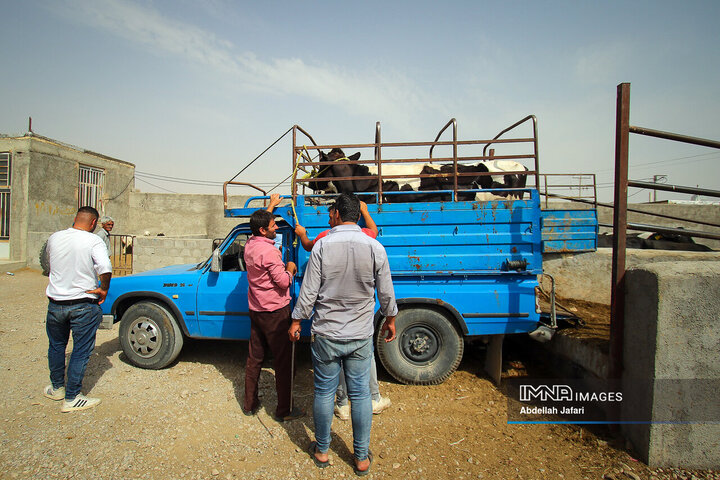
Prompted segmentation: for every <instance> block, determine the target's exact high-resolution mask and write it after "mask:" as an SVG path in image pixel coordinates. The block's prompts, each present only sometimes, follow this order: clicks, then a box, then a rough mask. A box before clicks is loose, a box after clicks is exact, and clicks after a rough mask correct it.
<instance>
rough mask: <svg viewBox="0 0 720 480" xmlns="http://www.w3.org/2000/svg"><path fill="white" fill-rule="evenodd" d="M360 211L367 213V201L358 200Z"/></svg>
mask: <svg viewBox="0 0 720 480" xmlns="http://www.w3.org/2000/svg"><path fill="white" fill-rule="evenodd" d="M360 213H368V209H367V203H365V202H363V201H362V200H360Z"/></svg>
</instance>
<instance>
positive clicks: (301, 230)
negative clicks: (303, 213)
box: [295, 223, 307, 238]
mask: <svg viewBox="0 0 720 480" xmlns="http://www.w3.org/2000/svg"><path fill="white" fill-rule="evenodd" d="M295 235H297V236H298V237H300V238H302V237H306V236H307V230H305V227H303V226H302V225H300V224H299V223H298V224H297V225H295Z"/></svg>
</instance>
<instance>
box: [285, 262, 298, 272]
mask: <svg viewBox="0 0 720 480" xmlns="http://www.w3.org/2000/svg"><path fill="white" fill-rule="evenodd" d="M285 270H287V271H288V272H290V275H295V274H296V273H297V265H295V262H287V265H285Z"/></svg>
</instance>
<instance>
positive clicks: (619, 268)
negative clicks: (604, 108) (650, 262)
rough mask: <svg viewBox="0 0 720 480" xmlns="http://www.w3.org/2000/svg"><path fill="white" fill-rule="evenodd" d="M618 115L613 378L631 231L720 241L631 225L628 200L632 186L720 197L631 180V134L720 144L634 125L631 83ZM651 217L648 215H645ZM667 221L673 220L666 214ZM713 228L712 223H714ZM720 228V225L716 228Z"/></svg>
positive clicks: (622, 88)
mask: <svg viewBox="0 0 720 480" xmlns="http://www.w3.org/2000/svg"><path fill="white" fill-rule="evenodd" d="M616 108H617V116H616V126H615V194H614V204H613V205H614V210H613V225H612V227H613V255H612V294H611V305H610V311H611V317H610V378H620V377H621V375H622V370H623V331H624V328H625V297H624V288H625V285H624V281H625V248H626V240H627V238H626V237H627V230H628V229H631V230H640V231H662V232H666V233H682V234H685V235H689V236H691V237H701V238H713V239H720V235H717V234H713V233H709V232H702V231H694V230H685V229H676V228H661V227H657V226H652V225H641V224H633V223H628V221H627V218H628V217H627V212H628V210H630V209H628V206H627V198H628V187H637V188H647V189H651V190H663V191H670V192H676V193H687V194H699V195H705V196H710V197H720V191H717V190H708V189H701V188H692V187H685V186H679V185H666V184H657V183H649V182H639V181H633V180H628V152H629V143H630V140H629V139H630V134H631V133H634V134H638V135H644V136H649V137H655V138H662V139H665V140H672V141H676V142H682V143H687V144H692V145H700V146H705V147H710V148H720V141H716V140H708V139H704V138H697V137H689V136H686V135H679V134H676V133H670V132H663V131H659V130H652V129H649V128H643V127H636V126H632V125H630V84H629V83H621V84H620V85H618V86H617V107H616ZM643 213H646V214H648V212H643ZM664 217H665V218H673V217H668V216H667V215H664ZM676 219H677V220H684V221H690V222H693V223H697V224H703V225H709V224H708V223H707V222H702V221H695V220H689V219H680V218H676ZM710 225H711V224H710ZM713 226H720V225H713Z"/></svg>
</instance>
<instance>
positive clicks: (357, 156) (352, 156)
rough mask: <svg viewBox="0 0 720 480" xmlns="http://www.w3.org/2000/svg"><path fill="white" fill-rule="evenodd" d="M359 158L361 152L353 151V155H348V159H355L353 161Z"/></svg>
mask: <svg viewBox="0 0 720 480" xmlns="http://www.w3.org/2000/svg"><path fill="white" fill-rule="evenodd" d="M359 159H360V152H357V153H353V154H352V155H350V157H348V160H353V161H355V160H359Z"/></svg>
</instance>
